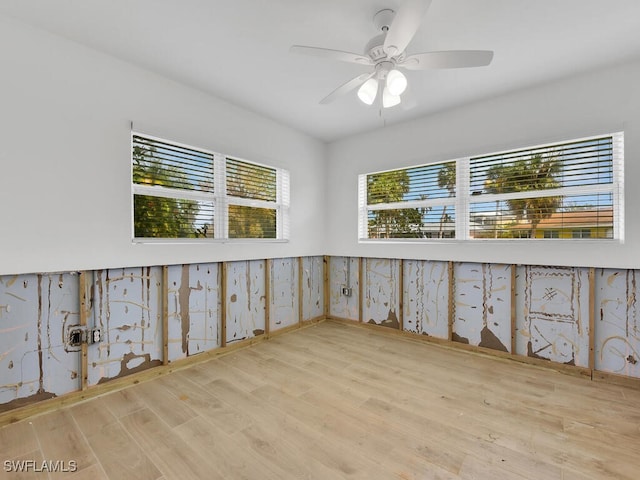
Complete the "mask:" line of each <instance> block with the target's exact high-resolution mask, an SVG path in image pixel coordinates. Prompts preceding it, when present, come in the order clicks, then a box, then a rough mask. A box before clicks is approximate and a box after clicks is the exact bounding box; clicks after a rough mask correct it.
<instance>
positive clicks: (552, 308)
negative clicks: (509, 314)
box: [516, 266, 589, 367]
mask: <svg viewBox="0 0 640 480" xmlns="http://www.w3.org/2000/svg"><path fill="white" fill-rule="evenodd" d="M516 311H517V317H516V328H517V332H516V353H517V354H519V355H528V356H530V357H534V358H543V359H547V360H552V361H554V362H558V363H566V364H569V365H577V366H580V367H588V366H589V280H588V269H587V268H577V267H576V268H573V267H538V266H519V267H518V270H517V281H516Z"/></svg>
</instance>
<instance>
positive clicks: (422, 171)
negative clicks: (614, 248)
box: [360, 161, 456, 239]
mask: <svg viewBox="0 0 640 480" xmlns="http://www.w3.org/2000/svg"><path fill="white" fill-rule="evenodd" d="M360 182H361V188H360V212H361V213H360V219H361V235H364V238H372V239H383V238H454V237H455V217H456V163H455V162H453V161H452V162H445V163H439V164H431V165H422V166H418V167H411V168H405V169H401V170H390V171H387V172H379V173H371V174H368V175H361V177H360ZM361 238H362V237H361Z"/></svg>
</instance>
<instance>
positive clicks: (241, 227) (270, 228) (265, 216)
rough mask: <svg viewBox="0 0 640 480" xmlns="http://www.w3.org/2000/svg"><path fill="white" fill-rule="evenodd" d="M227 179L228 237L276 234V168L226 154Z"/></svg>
mask: <svg viewBox="0 0 640 480" xmlns="http://www.w3.org/2000/svg"><path fill="white" fill-rule="evenodd" d="M226 180H227V182H226V189H227V200H228V212H229V217H228V235H229V238H279V237H278V210H279V209H280V205H279V204H278V202H277V200H278V172H277V169H275V168H271V167H266V166H262V165H257V164H254V163H250V162H246V161H243V160H237V159H233V158H229V157H227V159H226ZM281 180H282V179H281Z"/></svg>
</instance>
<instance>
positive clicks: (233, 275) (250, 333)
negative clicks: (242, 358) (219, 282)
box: [226, 260, 266, 344]
mask: <svg viewBox="0 0 640 480" xmlns="http://www.w3.org/2000/svg"><path fill="white" fill-rule="evenodd" d="M264 269H265V262H264V260H247V261H243V262H229V263H228V264H227V285H226V287H227V288H226V290H227V299H226V304H227V312H226V319H227V339H226V340H227V344H230V343H233V342H239V341H240V340H245V339H247V338H252V337H255V336H257V335H262V334H263V333H264V328H265V318H266V317H265V301H266V299H265V281H264V279H265V271H264Z"/></svg>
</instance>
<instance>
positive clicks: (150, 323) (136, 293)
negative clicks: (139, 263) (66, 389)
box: [88, 267, 163, 385]
mask: <svg viewBox="0 0 640 480" xmlns="http://www.w3.org/2000/svg"><path fill="white" fill-rule="evenodd" d="M92 287H93V288H92V292H93V295H92V297H91V304H92V307H93V308H92V312H93V322H92V323H91V325H92V326H95V327H99V328H100V329H101V331H102V336H103V338H102V341H101V342H99V343H97V344H94V345H91V348H88V364H89V371H88V384H89V385H96V384H97V383H103V382H105V381H108V380H111V379H113V378H118V377H123V376H125V375H130V374H131V373H135V372H139V371H142V370H145V369H147V368H151V367H154V366H157V365H161V364H162V345H163V344H162V327H161V325H162V324H161V313H162V304H161V294H162V289H161V287H162V269H161V267H140V268H119V269H110V270H97V271H95V272H94V273H93V285H92Z"/></svg>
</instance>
